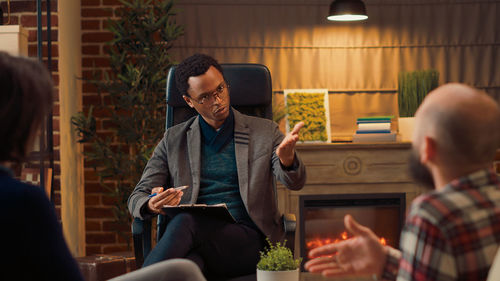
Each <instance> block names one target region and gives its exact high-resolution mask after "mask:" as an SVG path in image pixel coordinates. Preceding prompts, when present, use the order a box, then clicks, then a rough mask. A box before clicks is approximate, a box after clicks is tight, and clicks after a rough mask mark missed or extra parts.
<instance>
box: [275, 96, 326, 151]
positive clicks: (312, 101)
mask: <svg viewBox="0 0 500 281" xmlns="http://www.w3.org/2000/svg"><path fill="white" fill-rule="evenodd" d="M283 92H284V96H285V107H286V111H287V114H286V117H285V121H286V122H285V123H286V125H285V127H286V132H287V133H289V132H291V131H292V130H293V127H294V126H295V124H297V123H298V122H300V121H304V123H305V124H304V127H303V128H302V129H301V130H300V134H299V142H304V143H323V142H331V134H330V106H329V103H328V89H285V90H284V91H283Z"/></svg>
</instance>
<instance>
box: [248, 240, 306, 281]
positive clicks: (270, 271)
mask: <svg viewBox="0 0 500 281" xmlns="http://www.w3.org/2000/svg"><path fill="white" fill-rule="evenodd" d="M267 242H268V243H269V248H266V250H265V251H264V252H260V261H259V263H258V264H257V281H299V267H300V262H301V261H302V258H298V259H294V258H293V254H292V251H291V250H290V249H288V248H287V247H285V243H286V241H285V243H280V242H278V243H276V244H274V245H273V243H271V241H269V239H267Z"/></svg>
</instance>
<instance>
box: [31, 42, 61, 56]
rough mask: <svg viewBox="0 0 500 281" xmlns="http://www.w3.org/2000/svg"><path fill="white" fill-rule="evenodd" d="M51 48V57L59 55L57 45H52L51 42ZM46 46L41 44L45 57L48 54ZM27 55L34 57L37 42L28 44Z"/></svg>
mask: <svg viewBox="0 0 500 281" xmlns="http://www.w3.org/2000/svg"><path fill="white" fill-rule="evenodd" d="M50 49H51V50H52V52H51V55H52V57H53V58H54V57H58V56H59V46H58V45H54V42H52V46H51V48H50ZM48 50H49V49H48V48H47V44H43V45H42V55H43V56H44V57H45V58H46V57H47V56H48ZM28 56H30V57H36V56H38V45H37V44H28Z"/></svg>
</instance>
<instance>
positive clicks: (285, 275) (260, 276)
mask: <svg viewBox="0 0 500 281" xmlns="http://www.w3.org/2000/svg"><path fill="white" fill-rule="evenodd" d="M299 274H300V272H299V269H298V268H297V269H295V270H285V271H267V270H260V269H257V281H299Z"/></svg>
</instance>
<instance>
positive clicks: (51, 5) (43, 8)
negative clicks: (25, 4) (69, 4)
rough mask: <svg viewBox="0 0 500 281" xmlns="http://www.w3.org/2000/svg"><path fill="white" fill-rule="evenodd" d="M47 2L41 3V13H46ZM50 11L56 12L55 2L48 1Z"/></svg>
mask: <svg viewBox="0 0 500 281" xmlns="http://www.w3.org/2000/svg"><path fill="white" fill-rule="evenodd" d="M46 4H47V1H42V11H44V12H45V11H47V5H46ZM50 11H51V12H57V1H53V0H52V1H50Z"/></svg>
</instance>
